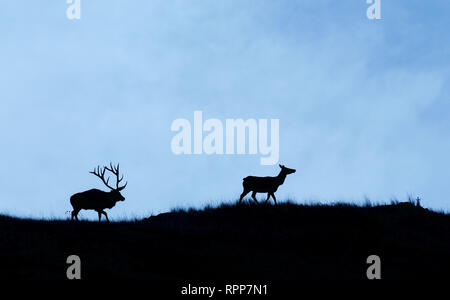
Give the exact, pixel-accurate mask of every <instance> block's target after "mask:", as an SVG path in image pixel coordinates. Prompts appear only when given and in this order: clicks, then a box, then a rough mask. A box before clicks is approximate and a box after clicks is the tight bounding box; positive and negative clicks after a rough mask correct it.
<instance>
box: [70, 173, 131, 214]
mask: <svg viewBox="0 0 450 300" xmlns="http://www.w3.org/2000/svg"><path fill="white" fill-rule="evenodd" d="M106 170H109V171H111V172H113V173H114V174H115V175H116V176H117V185H116V188H112V187H110V186H109V185H108V182H109V178H108V180H107V181H105V180H104V175H105V171H106ZM91 173H92V174H94V175H96V176H97V177H99V178H100V179H102V181H103V183H104V184H105V185H106V186H107V187H109V188H110V189H111V191H110V192H104V191H101V190H98V189H92V190H89V191H85V192H82V193H77V194H74V195H73V196H72V197H70V204H72V207H73V211H72V220H73V219H74V218H75V219H76V220H78V213H79V212H80V210H82V209H87V210H95V211H97V213H98V221H99V222H100V221H101V217H102V214H103V215H105V217H106V220H107V221H108V222H109V219H108V215H107V214H106V212H105V211H104V209H106V208H109V209H111V208H113V207H114V206H115V205H116V202H118V201H124V200H125V198H124V197H123V196H122V195H121V194H120V191H121V190H123V189H124V188H125V186H126V184H125V186H123V187H119V183H120V181H121V180H122V179H119V166H117V168H113V167H112V166H111V168H107V167H105V168H104V169H103V171H100V168H98V169H97V171H95V170H94V172H91Z"/></svg>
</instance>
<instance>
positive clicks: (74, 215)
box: [72, 209, 80, 221]
mask: <svg viewBox="0 0 450 300" xmlns="http://www.w3.org/2000/svg"><path fill="white" fill-rule="evenodd" d="M79 212H80V210H79V209H74V210H72V221H73V218H75V219H76V220H77V221H79V220H78V213H79Z"/></svg>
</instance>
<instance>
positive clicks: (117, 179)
mask: <svg viewBox="0 0 450 300" xmlns="http://www.w3.org/2000/svg"><path fill="white" fill-rule="evenodd" d="M119 168H120V164H117V167H114V166H113V165H112V163H110V164H109V168H108V167H105V169H106V170H108V171H110V172H111V173H113V174H114V175H116V188H115V190H117V191H121V190H123V189H124V188H125V187H126V186H127V184H128V182H126V183H125V185H124V186H121V187H119V184H120V182H121V181H122V180H123V175H122V177H120V175H119V174H120V171H119Z"/></svg>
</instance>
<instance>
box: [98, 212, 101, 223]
mask: <svg viewBox="0 0 450 300" xmlns="http://www.w3.org/2000/svg"><path fill="white" fill-rule="evenodd" d="M97 213H98V222H99V223H100V222H101V221H102V212H101V211H100V210H97Z"/></svg>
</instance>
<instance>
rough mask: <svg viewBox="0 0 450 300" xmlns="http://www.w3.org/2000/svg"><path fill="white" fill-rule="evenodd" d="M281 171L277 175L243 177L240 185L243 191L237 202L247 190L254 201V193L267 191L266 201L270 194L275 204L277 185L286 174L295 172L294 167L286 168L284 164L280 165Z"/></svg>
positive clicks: (280, 183)
mask: <svg viewBox="0 0 450 300" xmlns="http://www.w3.org/2000/svg"><path fill="white" fill-rule="evenodd" d="M280 168H281V171H280V173H279V174H278V176H274V177H271V176H266V177H257V176H248V177H245V178H244V179H243V182H242V186H243V188H244V191H243V192H242V194H241V197H240V198H239V203H240V202H241V201H242V199H243V198H244V197H245V195H247V194H248V193H249V192H253V193H252V199H253V201H255V202H256V203H258V200H256V193H267V199H266V202H267V201H269V199H270V196H272V198H273V201H274V202H275V204H276V203H277V199H276V198H275V192H276V191H277V190H278V187H279V186H280V185H282V184H283V183H284V181H285V179H286V176H287V175H288V174H292V173H295V170H294V169H289V168H286V167H285V166H282V165H280Z"/></svg>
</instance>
